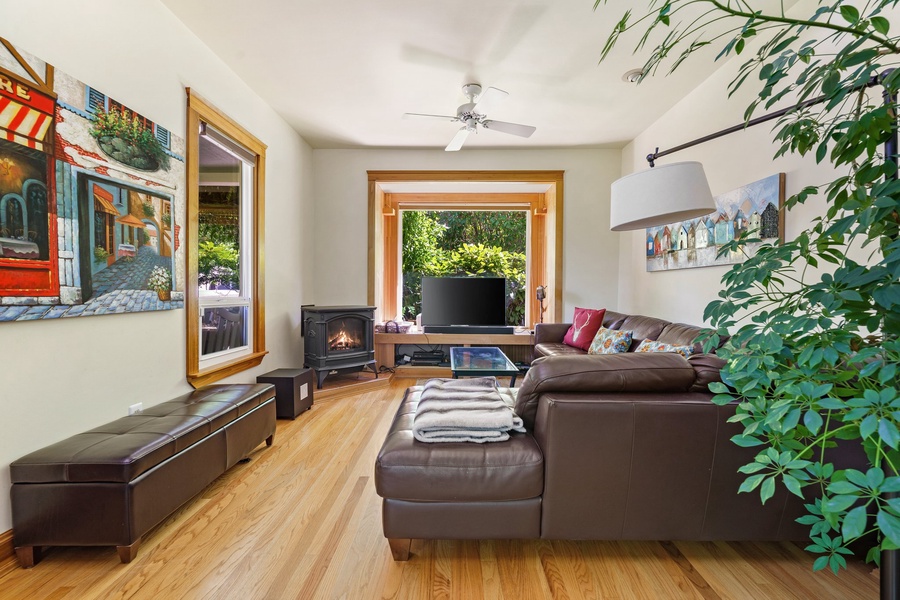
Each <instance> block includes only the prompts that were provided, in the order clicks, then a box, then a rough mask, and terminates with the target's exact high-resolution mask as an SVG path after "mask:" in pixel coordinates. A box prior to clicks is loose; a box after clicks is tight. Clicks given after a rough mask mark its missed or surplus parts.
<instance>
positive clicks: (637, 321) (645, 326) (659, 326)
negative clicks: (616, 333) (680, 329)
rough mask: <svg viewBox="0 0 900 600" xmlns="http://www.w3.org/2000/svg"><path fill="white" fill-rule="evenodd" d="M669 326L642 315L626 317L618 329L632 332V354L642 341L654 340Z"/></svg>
mask: <svg viewBox="0 0 900 600" xmlns="http://www.w3.org/2000/svg"><path fill="white" fill-rule="evenodd" d="M667 325H670V323H669V321H664V320H662V319H657V318H656V317H645V316H643V315H628V316H627V317H625V320H624V321H622V324H621V325H619V327H618V329H628V330H630V331H632V332H634V335H633V336H632V341H631V348H630V351H631V352H634V350H635V348H637V347H638V344H640V343H641V342H642V341H644V340H655V339H656V338H658V337H659V334H660V333H662V331H663V329H665V328H666V326H667Z"/></svg>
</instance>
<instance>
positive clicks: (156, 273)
mask: <svg viewBox="0 0 900 600" xmlns="http://www.w3.org/2000/svg"><path fill="white" fill-rule="evenodd" d="M147 288H149V289H151V290H154V291H155V292H156V295H157V296H158V297H159V299H160V300H169V299H170V298H171V297H172V275H171V274H170V273H169V271H168V270H167V269H164V268H163V267H153V270H152V271H150V277H149V278H148V279H147Z"/></svg>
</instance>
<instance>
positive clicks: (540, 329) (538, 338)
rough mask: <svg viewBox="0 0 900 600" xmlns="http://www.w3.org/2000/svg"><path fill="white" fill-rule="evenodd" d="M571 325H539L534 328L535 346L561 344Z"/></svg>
mask: <svg viewBox="0 0 900 600" xmlns="http://www.w3.org/2000/svg"><path fill="white" fill-rule="evenodd" d="M571 326H572V324H571V323H538V324H537V325H535V326H534V345H535V346H536V345H538V344H543V343H557V344H561V343H562V341H563V338H564V337H566V332H567V331H569V327H571Z"/></svg>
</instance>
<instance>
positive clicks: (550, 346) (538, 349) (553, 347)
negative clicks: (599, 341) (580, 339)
mask: <svg viewBox="0 0 900 600" xmlns="http://www.w3.org/2000/svg"><path fill="white" fill-rule="evenodd" d="M583 354H586V352H585V351H584V350H582V349H581V348H573V347H572V346H567V345H566V344H562V343H556V342H545V343H543V344H535V346H534V357H535V358H541V357H543V356H581V355H583Z"/></svg>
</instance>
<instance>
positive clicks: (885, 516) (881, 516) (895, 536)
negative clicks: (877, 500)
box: [876, 510, 900, 545]
mask: <svg viewBox="0 0 900 600" xmlns="http://www.w3.org/2000/svg"><path fill="white" fill-rule="evenodd" d="M876 521H877V522H878V527H880V528H881V532H882V533H883V534H884V535H886V536H887V537H888V539H889V540H890V541H891V543H893V544H896V545H900V519H898V518H897V517H895V516H894V515H892V514H890V513H888V512H887V511H884V510H879V511H878V516H877V517H876Z"/></svg>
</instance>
